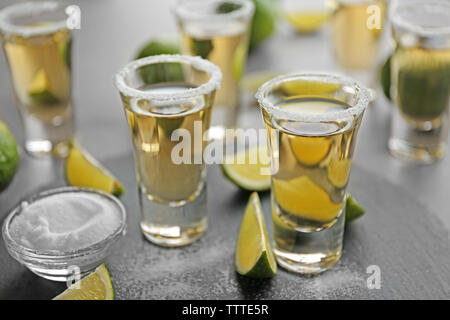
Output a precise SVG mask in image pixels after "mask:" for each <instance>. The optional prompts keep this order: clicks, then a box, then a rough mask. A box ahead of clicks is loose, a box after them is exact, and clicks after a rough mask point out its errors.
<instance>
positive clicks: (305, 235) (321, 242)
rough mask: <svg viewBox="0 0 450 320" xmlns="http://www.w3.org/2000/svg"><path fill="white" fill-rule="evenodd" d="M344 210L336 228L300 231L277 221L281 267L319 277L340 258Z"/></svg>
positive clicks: (336, 222) (278, 252)
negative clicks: (318, 275) (319, 274)
mask: <svg viewBox="0 0 450 320" xmlns="http://www.w3.org/2000/svg"><path fill="white" fill-rule="evenodd" d="M344 212H345V208H343V209H342V210H341V212H340V213H339V217H338V219H337V220H336V221H335V223H334V224H333V225H331V226H330V227H328V228H326V229H322V230H321V231H312V232H305V231H298V230H296V229H292V228H290V227H288V226H287V225H285V224H282V225H281V224H280V221H274V224H273V228H274V239H275V245H274V253H275V257H276V259H277V262H278V264H279V265H280V266H281V267H282V268H284V269H286V270H288V271H292V272H295V273H302V274H316V273H320V272H324V271H326V270H328V269H330V268H331V267H333V266H334V265H335V264H336V263H337V262H338V261H339V259H340V258H341V254H342V239H343V234H344V223H345V214H344Z"/></svg>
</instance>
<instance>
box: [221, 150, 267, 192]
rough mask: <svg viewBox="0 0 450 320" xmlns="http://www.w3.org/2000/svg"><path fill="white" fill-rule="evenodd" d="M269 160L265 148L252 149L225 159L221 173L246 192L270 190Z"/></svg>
mask: <svg viewBox="0 0 450 320" xmlns="http://www.w3.org/2000/svg"><path fill="white" fill-rule="evenodd" d="M262 170H264V171H266V172H270V158H269V154H268V150H267V148H264V147H260V148H258V147H252V148H248V149H245V150H243V151H241V152H238V153H236V154H235V155H233V156H228V157H226V158H225V163H224V164H222V172H223V173H224V175H225V177H227V178H228V179H229V180H230V181H231V182H233V183H234V184H235V185H237V186H238V187H240V188H242V189H244V190H247V191H266V190H269V189H270V175H266V174H264V175H263V174H261V171H262Z"/></svg>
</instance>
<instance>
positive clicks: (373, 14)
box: [330, 0, 388, 94]
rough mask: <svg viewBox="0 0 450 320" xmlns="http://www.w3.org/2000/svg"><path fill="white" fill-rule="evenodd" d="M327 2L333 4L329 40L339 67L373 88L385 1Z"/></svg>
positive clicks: (339, 0) (384, 13)
mask: <svg viewBox="0 0 450 320" xmlns="http://www.w3.org/2000/svg"><path fill="white" fill-rule="evenodd" d="M330 3H331V4H332V7H333V15H332V19H331V25H332V30H331V31H332V32H331V35H332V37H331V41H332V45H333V53H334V57H335V61H336V63H337V65H338V67H339V69H340V70H341V71H342V72H344V73H345V74H347V75H350V76H351V77H353V78H355V79H357V80H358V81H360V82H362V83H363V84H364V85H366V86H370V87H372V88H373V87H375V85H376V80H377V78H376V74H377V73H376V64H377V62H378V53H379V51H380V45H381V39H382V35H383V30H384V25H385V15H386V10H387V6H388V1H387V0H331V1H330ZM373 94H375V92H373Z"/></svg>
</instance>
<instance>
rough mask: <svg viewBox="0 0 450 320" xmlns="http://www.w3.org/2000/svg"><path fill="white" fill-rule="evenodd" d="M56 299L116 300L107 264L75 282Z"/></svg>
mask: <svg viewBox="0 0 450 320" xmlns="http://www.w3.org/2000/svg"><path fill="white" fill-rule="evenodd" d="M54 300H114V290H113V286H112V283H111V278H110V277H109V273H108V270H107V269H106V267H105V265H104V264H102V265H101V266H99V267H98V268H97V269H95V272H93V273H91V274H89V275H88V276H86V277H84V278H83V279H81V280H80V281H78V282H76V283H74V284H73V285H72V286H70V287H69V288H68V289H67V290H66V291H64V292H63V293H61V294H60V295H58V296H56V297H55V298H54Z"/></svg>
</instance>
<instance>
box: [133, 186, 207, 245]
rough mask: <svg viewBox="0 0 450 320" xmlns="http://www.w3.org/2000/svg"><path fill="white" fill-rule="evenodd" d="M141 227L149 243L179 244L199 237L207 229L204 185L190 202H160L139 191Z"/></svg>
mask: <svg viewBox="0 0 450 320" xmlns="http://www.w3.org/2000/svg"><path fill="white" fill-rule="evenodd" d="M139 193H140V202H141V211H142V221H141V230H142V233H143V234H144V236H145V238H146V239H147V240H149V241H150V242H152V243H154V244H157V245H160V246H163V247H180V246H185V245H188V244H191V243H192V242H194V241H196V240H197V239H199V238H200V237H201V236H202V235H203V233H204V232H205V231H206V229H207V209H206V186H203V188H202V190H201V191H200V193H199V194H198V196H197V197H196V198H195V199H194V200H192V201H184V202H181V203H160V202H157V201H154V200H152V199H151V197H150V196H148V195H146V194H145V192H143V190H140V192H139Z"/></svg>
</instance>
